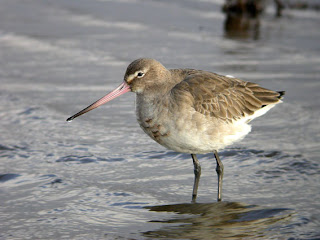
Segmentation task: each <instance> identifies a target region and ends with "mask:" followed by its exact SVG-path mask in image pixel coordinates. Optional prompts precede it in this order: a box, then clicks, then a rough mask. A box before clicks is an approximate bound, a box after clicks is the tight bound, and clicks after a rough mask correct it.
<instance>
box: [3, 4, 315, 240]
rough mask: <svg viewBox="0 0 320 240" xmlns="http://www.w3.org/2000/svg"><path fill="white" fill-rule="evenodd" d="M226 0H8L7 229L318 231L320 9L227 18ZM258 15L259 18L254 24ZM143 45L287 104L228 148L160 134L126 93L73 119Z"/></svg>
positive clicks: (37, 235) (64, 233)
mask: <svg viewBox="0 0 320 240" xmlns="http://www.w3.org/2000/svg"><path fill="white" fill-rule="evenodd" d="M221 4H222V1H218V0H215V1H214V0H213V1H209V0H208V1H199V2H194V1H183V2H182V1H147V2H146V1H142V0H141V1H140V0H131V1H130V0H128V1H107V0H94V1H91V0H90V1H89V0H77V1H72V0H68V1H65V0H49V1H40V0H28V1H15V0H2V1H0V66H1V67H0V83H1V85H0V99H1V105H0V119H1V124H0V132H1V134H0V157H1V161H0V186H1V188H0V199H1V204H0V222H1V224H0V238H1V239H44V238H46V239H157V238H163V239H224V238H226V239H241V238H243V239H257V238H260V239H289V238H290V239H316V238H319V237H320V231H319V229H320V217H319V216H320V210H319V209H320V206H319V192H320V190H319V157H318V156H319V154H320V150H319V149H320V146H319V140H320V139H319V138H320V134H319V99H318V98H319V91H320V81H319V80H320V68H319V66H320V57H319V50H320V48H319V40H320V32H319V30H318V29H319V23H320V17H319V13H318V12H314V11H311V10H308V11H292V10H291V11H286V12H285V13H284V16H283V17H282V18H274V16H273V14H274V10H273V8H272V7H268V8H267V11H266V13H265V15H264V16H263V17H262V18H261V19H260V23H259V25H258V28H257V27H255V28H254V30H252V28H250V29H249V30H248V31H244V32H243V31H240V32H239V30H238V31H237V32H233V33H231V34H230V31H227V30H225V29H224V23H225V17H224V15H223V14H222V13H221V12H220V7H221ZM255 26H256V25H255ZM138 57H152V58H156V59H158V60H159V61H161V62H162V63H163V64H165V65H166V66H167V67H169V68H175V67H193V68H199V69H205V70H210V71H214V72H218V73H222V74H231V75H235V76H237V77H239V78H242V79H246V80H250V81H254V82H257V83H259V84H261V85H263V86H265V87H267V88H270V89H274V90H285V91H286V96H285V98H284V102H283V103H282V104H280V105H278V106H277V107H276V108H274V109H272V110H271V111H270V112H268V114H266V115H265V116H263V117H261V118H260V119H257V120H255V121H254V122H253V130H252V132H251V133H250V134H249V135H248V136H247V137H246V138H245V139H244V140H243V141H242V142H240V143H237V144H235V145H233V146H231V147H230V148H227V149H225V150H224V151H221V153H220V155H221V159H222V161H223V163H224V166H225V176H224V186H223V187H224V189H223V199H224V201H223V202H221V203H217V202H216V200H215V199H216V185H217V178H216V173H215V161H214V159H213V158H214V157H213V155H212V154H206V155H201V156H199V160H200V162H201V164H202V178H201V181H200V186H199V193H198V203H197V204H190V201H191V191H192V184H193V165H192V161H191V158H190V156H189V155H188V154H180V153H174V152H171V151H168V150H166V149H164V148H162V147H161V146H158V145H157V144H156V143H154V142H153V141H152V140H151V139H149V138H148V137H147V136H146V135H144V133H143V132H142V130H141V129H140V128H139V126H138V124H137V123H136V120H135V115H134V110H133V109H134V95H133V94H126V95H124V96H121V98H119V99H116V100H114V101H112V102H110V103H109V104H107V105H105V106H104V107H101V108H99V109H97V110H94V111H93V112H91V113H89V114H86V115H84V116H81V118H79V119H76V120H75V121H73V122H72V123H67V122H66V121H65V119H67V117H69V116H70V115H72V114H74V113H75V112H77V111H78V110H81V109H82V108H83V107H85V106H87V105H88V104H90V103H92V102H93V101H94V100H96V99H98V98H99V97H101V96H102V95H104V94H105V93H106V92H107V91H110V90H112V89H113V88H115V87H116V86H118V85H119V83H120V82H121V80H122V77H123V74H124V71H125V68H126V66H127V64H129V63H130V62H131V61H132V60H133V59H135V58H138Z"/></svg>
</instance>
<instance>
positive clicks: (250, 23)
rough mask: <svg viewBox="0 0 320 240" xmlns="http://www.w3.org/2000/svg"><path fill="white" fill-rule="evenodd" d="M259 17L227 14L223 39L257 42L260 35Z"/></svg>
mask: <svg viewBox="0 0 320 240" xmlns="http://www.w3.org/2000/svg"><path fill="white" fill-rule="evenodd" d="M259 30H260V19H259V17H249V16H245V15H238V14H227V15H226V19H225V22H224V31H225V37H227V38H231V39H253V40H258V39H259V35H260V31H259Z"/></svg>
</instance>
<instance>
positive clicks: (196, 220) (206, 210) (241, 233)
mask: <svg viewBox="0 0 320 240" xmlns="http://www.w3.org/2000/svg"><path fill="white" fill-rule="evenodd" d="M145 208H147V209H149V211H152V212H159V213H160V212H162V213H175V214H173V215H172V214H168V215H165V216H170V217H169V218H168V217H167V219H162V220H151V221H150V222H154V223H158V224H159V223H160V227H159V228H158V229H157V230H152V231H147V232H143V233H142V235H143V236H144V237H146V238H152V239H154V238H164V239H222V238H227V239H239V238H241V239H242V238H250V239H251V238H253V239H255V238H261V237H269V236H270V234H272V232H274V231H275V232H277V228H279V227H280V226H281V225H282V224H283V222H284V221H288V220H289V219H290V218H291V216H292V215H293V210H291V209H287V208H262V207H259V206H256V205H247V204H244V203H238V202H214V203H183V204H174V205H162V206H151V207H145ZM161 217H163V214H161ZM159 218H160V215H159ZM270 229H274V231H271V230H270Z"/></svg>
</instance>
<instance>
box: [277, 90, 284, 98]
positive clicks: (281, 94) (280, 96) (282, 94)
mask: <svg viewBox="0 0 320 240" xmlns="http://www.w3.org/2000/svg"><path fill="white" fill-rule="evenodd" d="M277 93H279V96H278V98H279V99H282V96H284V95H285V93H286V92H285V91H278V92H277Z"/></svg>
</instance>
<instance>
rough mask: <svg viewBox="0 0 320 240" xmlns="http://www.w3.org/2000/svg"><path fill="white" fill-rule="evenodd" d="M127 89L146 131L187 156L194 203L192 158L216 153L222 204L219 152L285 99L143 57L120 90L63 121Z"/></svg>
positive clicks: (197, 170)
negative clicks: (188, 154)
mask: <svg viewBox="0 0 320 240" xmlns="http://www.w3.org/2000/svg"><path fill="white" fill-rule="evenodd" d="M129 91H131V92H134V93H136V116H137V120H138V123H139V124H140V127H141V128H142V129H143V130H144V132H145V133H146V134H147V135H148V136H149V137H151V138H152V139H153V140H155V141H156V142H157V143H159V144H161V145H162V146H164V147H166V148H168V149H171V150H173V151H176V152H181V153H190V154H191V157H192V160H193V164H194V175H195V178H194V185H193V193H192V202H195V201H196V198H197V190H198V184H199V180H200V175H201V166H200V163H199V160H198V159H197V156H196V154H204V153H210V152H213V153H214V156H215V158H216V162H217V167H216V171H217V174H218V201H221V193H222V179H223V164H222V162H221V160H220V158H219V156H218V150H221V149H223V148H225V147H226V146H228V145H230V144H232V143H234V142H236V141H239V140H241V139H242V138H244V137H245V136H246V135H247V134H248V133H249V132H250V131H251V126H250V125H249V122H250V121H251V120H253V119H254V118H256V117H259V116H261V115H263V114H265V113H266V112H267V111H269V110H270V109H271V108H272V107H274V106H275V105H276V104H278V103H280V102H281V100H280V99H281V97H282V95H284V92H282V91H280V92H276V91H272V90H268V89H266V88H263V87H260V86H259V85H258V84H256V83H251V82H246V81H242V80H240V79H237V78H234V77H232V76H222V75H218V74H216V73H212V72H207V71H202V70H195V69H167V68H165V67H164V66H163V65H162V64H161V63H160V62H158V61H156V60H154V59H148V58H141V59H137V60H135V61H133V62H132V63H131V64H130V65H129V66H128V68H127V71H126V73H125V75H124V81H123V83H122V84H121V85H120V86H119V87H117V88H116V89H115V90H113V91H112V92H110V93H109V94H107V95H106V96H104V97H102V98H101V99H99V100H98V101H96V102H94V103H93V104H91V105H90V106H88V107H87V108H85V109H83V110H82V111H80V112H78V113H77V114H75V115H73V116H72V117H70V118H68V119H67V121H72V120H73V119H74V118H76V117H78V116H80V115H82V114H84V113H86V112H89V111H91V110H92V109H94V108H97V107H99V106H100V105H102V104H105V103H107V102H108V101H110V100H112V99H114V98H116V97H118V96H120V95H122V94H124V93H126V92H129Z"/></svg>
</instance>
